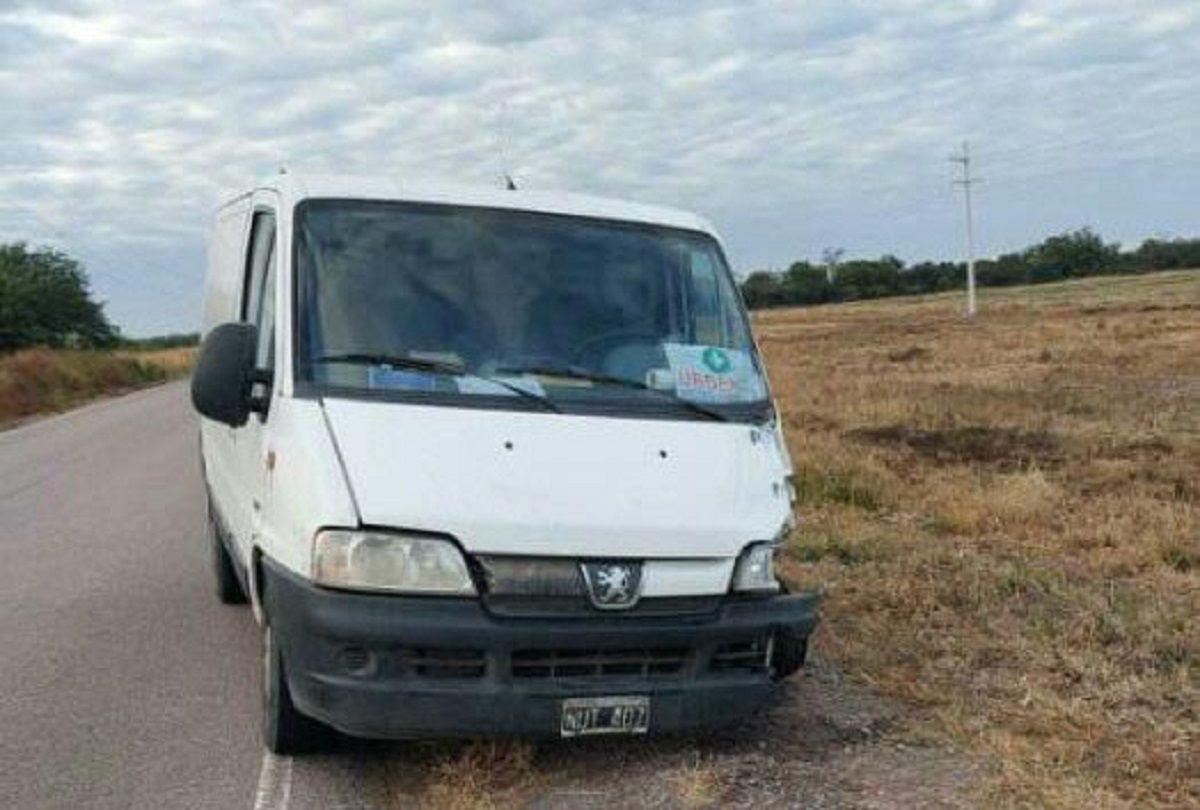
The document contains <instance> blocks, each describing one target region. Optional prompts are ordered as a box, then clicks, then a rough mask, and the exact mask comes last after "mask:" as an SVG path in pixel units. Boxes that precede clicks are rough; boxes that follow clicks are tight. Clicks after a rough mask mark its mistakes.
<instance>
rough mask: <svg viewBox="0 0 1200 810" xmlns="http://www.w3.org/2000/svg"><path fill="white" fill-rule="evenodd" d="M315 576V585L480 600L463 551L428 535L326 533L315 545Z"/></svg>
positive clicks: (338, 530)
mask: <svg viewBox="0 0 1200 810" xmlns="http://www.w3.org/2000/svg"><path fill="white" fill-rule="evenodd" d="M312 570H313V579H314V581H316V582H317V583H318V584H320V585H328V586H330V587H333V588H352V589H359V590H371V591H396V592H399V593H413V594H437V595H447V596H468V595H474V594H475V585H474V583H472V582H471V574H470V573H469V572H468V571H467V563H466V560H464V559H463V555H462V552H460V551H459V550H458V546H456V545H454V543H452V542H450V541H449V540H443V539H440V538H437V537H426V536H424V535H414V534H402V533H396V534H392V533H388V532H372V531H351V530H348V529H326V530H324V531H321V532H317V536H316V538H314V540H313V553H312Z"/></svg>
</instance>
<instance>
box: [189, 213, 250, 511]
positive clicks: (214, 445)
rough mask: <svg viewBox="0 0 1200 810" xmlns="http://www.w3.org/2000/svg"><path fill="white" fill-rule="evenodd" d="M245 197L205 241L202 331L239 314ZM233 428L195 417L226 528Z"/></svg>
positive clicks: (232, 505)
mask: <svg viewBox="0 0 1200 810" xmlns="http://www.w3.org/2000/svg"><path fill="white" fill-rule="evenodd" d="M249 212H250V200H249V198H248V197H247V198H244V199H239V200H234V201H233V202H231V203H229V204H228V205H226V206H225V207H223V208H221V210H220V211H218V212H217V217H216V222H215V223H214V226H213V231H212V235H211V237H210V238H209V243H208V272H207V275H206V277H205V282H204V321H203V324H202V329H203V332H204V334H207V333H208V331H209V330H210V329H212V328H213V327H214V326H217V325H218V324H222V323H225V322H227V321H236V320H237V319H238V314H239V308H240V306H241V292H242V277H243V275H244V268H245V242H246V229H247V224H248V221H249ZM234 442H235V437H234V431H233V429H232V428H230V427H228V426H226V425H222V424H220V423H218V422H214V421H212V420H210V419H204V418H201V419H200V452H201V456H202V458H203V462H204V477H205V483H206V485H207V487H208V494H209V497H210V498H211V499H212V505H213V506H214V507H215V508H216V510H217V512H218V513H219V514H220V515H221V517H222V519H223V520H224V521H226V524H227V526H226V528H227V529H229V530H230V531H239V530H241V528H242V527H241V526H236V525H231V524H230V521H236V518H237V514H238V513H237V509H236V500H235V499H236V497H237V492H236V486H237V484H236V480H235V477H234V472H235V470H234V468H233V461H234V458H235V455H234V451H235V448H234Z"/></svg>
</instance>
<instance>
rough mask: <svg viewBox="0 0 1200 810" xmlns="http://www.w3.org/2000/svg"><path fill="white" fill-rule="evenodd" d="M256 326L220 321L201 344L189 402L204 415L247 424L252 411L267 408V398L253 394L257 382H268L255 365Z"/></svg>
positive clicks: (261, 410) (219, 420)
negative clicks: (256, 369)
mask: <svg viewBox="0 0 1200 810" xmlns="http://www.w3.org/2000/svg"><path fill="white" fill-rule="evenodd" d="M257 347H258V328H257V327H256V326H254V325H253V324H249V323H223V324H221V325H220V326H217V327H214V328H213V329H212V331H210V332H209V333H208V335H206V336H205V338H204V342H203V343H201V344H200V356H199V357H198V358H197V360H196V370H195V372H194V373H193V374H192V405H193V406H194V407H195V408H196V410H197V411H199V412H200V413H201V415H203V416H207V417H208V418H209V419H214V420H216V421H218V422H224V423H225V424H227V425H229V426H231V427H241V426H242V425H244V424H246V420H247V419H249V418H250V414H251V413H252V412H254V411H258V412H260V413H263V412H265V411H266V404H267V403H266V398H264V397H255V396H254V384H255V383H256V382H261V383H267V384H270V380H269V378H264V375H262V374H261V373H260V372H256V371H255V368H254V359H255V352H256V351H257Z"/></svg>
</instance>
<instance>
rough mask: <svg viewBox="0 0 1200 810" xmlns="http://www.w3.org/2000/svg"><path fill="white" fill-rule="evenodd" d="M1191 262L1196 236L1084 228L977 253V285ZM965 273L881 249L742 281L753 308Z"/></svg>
mask: <svg viewBox="0 0 1200 810" xmlns="http://www.w3.org/2000/svg"><path fill="white" fill-rule="evenodd" d="M1189 267H1200V239H1174V240H1162V239H1147V240H1146V241H1145V242H1143V243H1142V244H1141V246H1139V247H1138V248H1137V249H1136V250H1122V249H1121V246H1120V245H1119V244H1117V243H1109V242H1105V241H1104V240H1103V239H1102V238H1101V237H1100V236H1099V235H1098V234H1096V233H1095V232H1093V231H1092V230H1090V229H1087V228H1084V229H1083V230H1079V231H1070V232H1067V233H1062V234H1059V235H1057V236H1051V237H1050V238H1049V239H1046V240H1045V241H1043V242H1040V243H1039V244H1036V245H1033V246H1032V247H1029V248H1026V249H1025V250H1022V251H1018V252H1016V253H1006V254H1004V255H1002V256H998V257H996V258H994V259H982V260H980V261H977V262H976V263H975V279H976V283H977V284H979V286H982V287H1009V286H1014V285H1018V284H1044V283H1048V282H1052V281H1063V280H1065V279H1071V278H1085V277H1088V276H1102V275H1118V274H1129V273H1150V272H1155V271H1158V270H1173V269H1182V268H1189ZM966 277H967V266H966V264H965V263H963V262H929V261H926V262H920V263H919V264H913V265H906V264H905V263H904V262H903V261H901V260H900V259H898V258H896V257H895V256H892V255H885V256H883V257H881V258H879V259H855V260H851V261H845V262H838V263H836V264H834V263H824V264H817V263H812V262H808V261H798V262H795V263H794V264H792V265H791V266H790V267H789V268H787V269H786V270H784V271H782V272H771V271H759V272H756V273H752V274H750V276H749V277H747V278H746V280H745V281H743V282H742V285H741V287H742V295H743V296H744V297H745V299H746V305H747V306H749V307H751V308H752V309H753V308H760V307H776V306H797V305H803V304H827V303H836V302H838V301H859V300H863V299H867V298H884V297H888V296H895V295H920V294H923V293H935V292H944V291H946V290H957V289H962V287H963V286H964V285H965V284H966Z"/></svg>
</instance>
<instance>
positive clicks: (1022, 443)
mask: <svg viewBox="0 0 1200 810" xmlns="http://www.w3.org/2000/svg"><path fill="white" fill-rule="evenodd" d="M846 436H847V438H850V439H854V440H856V441H861V442H867V443H870V444H877V445H882V446H885V447H886V446H892V447H897V446H902V447H907V448H909V449H910V450H913V451H914V452H915V453H917V455H919V456H921V457H923V458H925V459H928V460H930V461H933V462H934V463H937V464H981V465H986V466H989V467H995V468H998V469H1000V470H1004V471H1010V470H1016V469H1025V468H1028V467H1030V466H1038V467H1054V466H1058V465H1060V464H1061V463H1062V462H1063V460H1064V455H1065V454H1064V452H1063V447H1062V443H1061V442H1060V441H1059V439H1058V438H1057V437H1056V436H1055V435H1054V434H1052V433H1048V432H1046V431H1025V430H1017V429H1015V428H1001V427H984V426H973V427H961V428H951V429H948V430H924V429H921V428H914V427H908V426H906V425H888V426H885V427H877V428H859V429H857V430H851V431H848V432H847V433H846Z"/></svg>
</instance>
